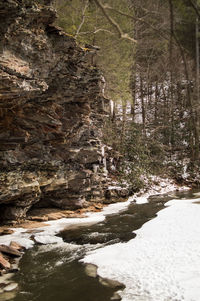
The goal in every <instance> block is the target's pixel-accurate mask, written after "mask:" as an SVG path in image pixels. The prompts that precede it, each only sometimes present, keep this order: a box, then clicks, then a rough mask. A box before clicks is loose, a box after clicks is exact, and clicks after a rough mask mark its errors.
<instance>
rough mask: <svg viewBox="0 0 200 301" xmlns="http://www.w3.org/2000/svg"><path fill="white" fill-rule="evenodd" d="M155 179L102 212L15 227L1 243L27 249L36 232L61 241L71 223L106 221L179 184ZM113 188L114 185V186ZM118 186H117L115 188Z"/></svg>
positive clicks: (48, 240)
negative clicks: (32, 226) (154, 184)
mask: <svg viewBox="0 0 200 301" xmlns="http://www.w3.org/2000/svg"><path fill="white" fill-rule="evenodd" d="M152 179H153V180H154V181H157V182H158V186H157V187H154V188H151V189H149V191H148V192H147V193H143V194H142V195H141V196H140V197H138V196H136V195H133V196H131V197H129V199H128V200H127V201H125V202H118V203H114V204H110V205H109V206H107V207H104V208H103V210H102V211H101V212H91V213H87V215H86V217H84V218H62V219H59V220H55V221H48V222H44V223H45V224H46V225H47V226H44V227H40V228H37V229H33V232H34V231H35V233H31V232H30V231H29V230H28V231H27V230H26V229H23V228H13V230H14V231H15V232H14V233H13V234H10V235H4V236H0V244H5V245H9V244H10V242H11V241H16V242H17V243H19V244H20V245H22V246H24V247H25V248H26V249H28V248H32V247H33V245H34V241H33V240H32V239H31V236H32V235H33V234H34V237H35V240H36V241H37V242H39V243H42V244H55V243H58V244H59V243H61V242H62V238H60V237H57V236H56V234H58V233H59V232H60V231H62V230H64V229H65V228H67V227H69V226H71V225H84V224H90V225H92V224H96V223H99V222H102V221H104V219H105V217H106V216H107V215H110V214H114V213H118V212H121V211H124V210H126V208H127V207H128V206H129V205H130V203H132V202H136V203H138V204H143V203H146V202H148V197H149V196H150V195H152V194H153V195H155V194H161V193H166V192H168V191H172V190H175V189H177V186H176V185H174V184H173V183H172V182H170V181H169V180H168V179H166V180H163V179H161V178H159V177H152ZM161 181H162V187H160V186H159V183H160V182H161ZM112 188H113V187H112ZM116 188H117V186H116V187H115V189H116ZM181 189H189V188H188V187H181Z"/></svg>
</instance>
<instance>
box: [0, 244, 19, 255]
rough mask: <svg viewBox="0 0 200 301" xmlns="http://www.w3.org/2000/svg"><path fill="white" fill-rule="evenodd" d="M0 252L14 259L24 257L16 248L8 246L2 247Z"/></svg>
mask: <svg viewBox="0 0 200 301" xmlns="http://www.w3.org/2000/svg"><path fill="white" fill-rule="evenodd" d="M0 252H2V253H4V254H7V255H9V256H13V257H20V256H21V255H22V253H21V252H19V251H18V250H16V249H15V248H13V247H11V246H6V245H0Z"/></svg>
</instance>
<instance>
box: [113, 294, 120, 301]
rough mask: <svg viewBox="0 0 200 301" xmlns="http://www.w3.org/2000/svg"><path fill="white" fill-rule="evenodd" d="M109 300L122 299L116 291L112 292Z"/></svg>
mask: <svg viewBox="0 0 200 301" xmlns="http://www.w3.org/2000/svg"><path fill="white" fill-rule="evenodd" d="M110 300H113V301H120V300H122V298H121V297H120V295H119V294H118V293H114V294H113V296H112V297H111V299H110Z"/></svg>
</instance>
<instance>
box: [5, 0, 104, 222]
mask: <svg viewBox="0 0 200 301" xmlns="http://www.w3.org/2000/svg"><path fill="white" fill-rule="evenodd" d="M55 18H56V13H55V10H54V9H53V7H52V6H51V1H47V0H41V1H38V2H37V1H34V0H29V1H23V0H0V41H1V42H0V77H1V83H0V183H1V185H0V187H1V188H0V220H4V221H5V220H10V219H19V218H23V217H24V216H26V213H27V212H28V211H29V210H30V209H31V208H33V207H34V206H38V207H48V206H55V207H59V208H63V209H70V210H71V209H76V208H82V207H86V206H88V205H89V203H91V202H92V201H93V200H95V201H96V200H97V199H98V201H103V200H104V195H105V191H106V185H105V184H106V183H107V178H106V171H105V158H104V156H105V155H104V150H103V145H102V142H101V138H102V131H101V127H102V123H103V122H102V120H103V118H104V117H105V115H106V114H107V111H106V106H107V104H108V100H106V99H105V98H104V97H103V95H102V90H101V89H102V88H101V86H102V82H101V81H102V79H101V78H102V77H101V74H100V73H99V71H98V70H97V69H96V68H95V67H93V66H90V65H89V64H88V62H87V55H88V51H89V50H84V49H82V48H80V47H79V46H77V44H76V41H75V40H74V38H73V37H71V36H69V35H67V34H66V33H64V32H63V31H62V30H60V29H59V28H57V27H54V26H53V25H52V24H53V22H54V20H55Z"/></svg>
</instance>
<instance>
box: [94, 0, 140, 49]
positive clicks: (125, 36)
mask: <svg viewBox="0 0 200 301" xmlns="http://www.w3.org/2000/svg"><path fill="white" fill-rule="evenodd" d="M94 2H95V3H96V5H97V6H98V7H99V8H100V9H101V11H102V13H103V14H104V16H105V17H106V19H107V20H108V22H109V23H110V24H111V25H112V26H113V27H114V28H115V29H116V31H117V33H118V36H119V38H121V39H126V40H129V41H131V42H133V43H137V41H136V40H135V39H133V38H131V37H130V36H129V35H128V34H127V33H124V32H123V31H122V29H121V27H120V26H119V24H118V23H117V22H116V21H115V20H114V19H113V18H112V17H111V16H109V14H108V13H107V11H106V7H105V6H104V5H103V4H102V3H101V1H100V0H94Z"/></svg>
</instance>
